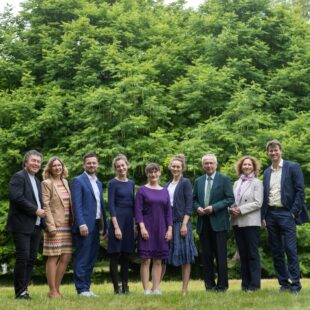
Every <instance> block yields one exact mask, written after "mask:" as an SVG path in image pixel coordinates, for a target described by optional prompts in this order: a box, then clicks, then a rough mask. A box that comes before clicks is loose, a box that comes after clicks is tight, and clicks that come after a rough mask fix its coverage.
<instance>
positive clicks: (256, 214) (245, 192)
mask: <svg viewBox="0 0 310 310" xmlns="http://www.w3.org/2000/svg"><path fill="white" fill-rule="evenodd" d="M240 182H241V180H240V179H239V180H237V181H236V182H235V183H234V195H235V199H236V196H237V193H236V190H237V188H238V184H239V183H240ZM262 204H263V183H262V181H260V180H258V179H256V178H255V179H254V180H253V181H252V182H248V184H247V185H246V186H245V187H243V188H242V190H241V197H240V201H239V204H238V207H239V208H240V212H241V214H240V215H239V216H238V217H237V218H231V225H232V226H234V225H237V226H238V227H246V226H261V214H260V209H261V207H262Z"/></svg>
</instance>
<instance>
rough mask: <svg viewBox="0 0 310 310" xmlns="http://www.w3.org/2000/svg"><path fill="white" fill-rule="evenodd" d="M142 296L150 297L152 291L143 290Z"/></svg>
mask: <svg viewBox="0 0 310 310" xmlns="http://www.w3.org/2000/svg"><path fill="white" fill-rule="evenodd" d="M143 294H144V295H151V294H152V291H151V290H144V292H143Z"/></svg>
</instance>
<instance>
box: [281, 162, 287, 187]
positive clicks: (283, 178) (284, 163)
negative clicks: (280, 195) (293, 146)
mask: <svg viewBox="0 0 310 310" xmlns="http://www.w3.org/2000/svg"><path fill="white" fill-rule="evenodd" d="M286 174H287V162H286V161H285V160H283V167H282V174H281V192H282V190H283V186H284V181H285V179H286Z"/></svg>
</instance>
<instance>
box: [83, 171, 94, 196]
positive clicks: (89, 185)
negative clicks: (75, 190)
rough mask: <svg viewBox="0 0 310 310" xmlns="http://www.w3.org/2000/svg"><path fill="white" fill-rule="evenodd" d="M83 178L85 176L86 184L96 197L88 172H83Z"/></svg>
mask: <svg viewBox="0 0 310 310" xmlns="http://www.w3.org/2000/svg"><path fill="white" fill-rule="evenodd" d="M83 178H84V182H85V184H86V186H88V188H89V190H90V191H91V193H92V195H93V196H94V198H95V199H96V195H95V193H94V190H93V187H92V185H91V183H90V181H89V178H88V175H87V174H86V172H85V173H84V174H83Z"/></svg>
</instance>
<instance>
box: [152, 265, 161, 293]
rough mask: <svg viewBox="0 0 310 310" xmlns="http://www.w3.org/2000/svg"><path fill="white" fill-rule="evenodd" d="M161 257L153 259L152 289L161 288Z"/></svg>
mask: <svg viewBox="0 0 310 310" xmlns="http://www.w3.org/2000/svg"><path fill="white" fill-rule="evenodd" d="M161 271H162V268H161V259H153V266H152V291H155V290H159V284H160V280H161Z"/></svg>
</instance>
